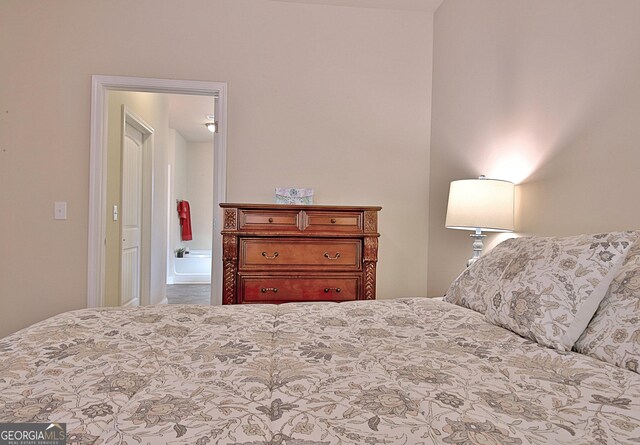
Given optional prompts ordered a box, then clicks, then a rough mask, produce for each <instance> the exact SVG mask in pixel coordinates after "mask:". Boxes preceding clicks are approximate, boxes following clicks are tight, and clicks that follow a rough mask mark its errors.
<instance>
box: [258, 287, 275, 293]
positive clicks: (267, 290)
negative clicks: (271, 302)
mask: <svg viewBox="0 0 640 445" xmlns="http://www.w3.org/2000/svg"><path fill="white" fill-rule="evenodd" d="M260 292H262V293H265V292H274V293H278V288H277V287H263V288H262V289H260Z"/></svg>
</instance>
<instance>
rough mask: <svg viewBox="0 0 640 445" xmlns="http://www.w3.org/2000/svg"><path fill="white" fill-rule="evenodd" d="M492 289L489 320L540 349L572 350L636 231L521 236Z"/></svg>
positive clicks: (487, 315)
mask: <svg viewBox="0 0 640 445" xmlns="http://www.w3.org/2000/svg"><path fill="white" fill-rule="evenodd" d="M521 240H522V241H521V246H520V250H519V256H518V257H517V258H514V259H513V260H512V261H511V263H510V264H509V265H508V266H507V267H506V268H505V270H504V273H503V274H502V277H501V278H500V280H498V282H497V283H496V285H495V287H494V289H492V291H491V294H492V296H491V302H490V304H489V305H488V306H487V311H486V313H485V318H486V319H487V320H488V321H489V322H490V323H493V324H496V325H499V326H502V327H504V328H507V329H509V330H511V331H513V332H515V333H517V334H520V335H522V336H523V337H527V338H529V339H531V340H534V341H536V342H538V343H540V344H542V345H545V346H549V347H552V348H555V349H558V350H560V351H568V350H570V349H571V348H572V347H573V345H574V343H575V342H576V340H577V339H578V337H579V336H580V335H581V334H582V332H583V331H584V329H585V328H586V327H587V324H588V323H589V320H591V317H592V316H593V314H594V313H595V312H596V309H597V308H598V305H599V304H600V302H601V301H602V299H603V298H604V296H605V293H606V292H607V289H608V287H609V284H610V283H611V281H612V280H613V278H614V276H615V275H616V274H617V273H618V270H619V268H620V266H621V265H622V262H623V261H624V259H625V258H626V255H627V252H628V250H629V248H630V246H631V244H632V242H633V241H634V240H635V235H634V234H633V232H614V233H604V234H597V235H578V236H571V237H564V238H537V237H533V238H529V239H526V238H525V239H522V238H521Z"/></svg>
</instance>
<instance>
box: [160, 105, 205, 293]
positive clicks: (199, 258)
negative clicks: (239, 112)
mask: <svg viewBox="0 0 640 445" xmlns="http://www.w3.org/2000/svg"><path fill="white" fill-rule="evenodd" d="M206 99H207V100H209V101H211V99H213V98H210V97H209V98H206ZM212 109H213V108H212ZM208 118H209V119H208V120H210V121H211V122H213V121H214V117H213V115H212V113H211V114H210V115H209V116H208ZM197 124H198V125H199V127H205V126H204V125H202V123H201V122H197ZM198 130H199V131H198V132H190V133H188V134H187V135H185V134H183V133H187V132H186V131H183V132H181V131H180V130H178V129H174V132H173V133H174V138H173V141H171V139H170V141H169V142H170V143H171V142H173V147H169V150H168V154H169V159H168V161H169V162H168V169H167V184H168V192H169V193H168V195H169V203H170V205H169V206H168V218H167V227H168V234H167V245H168V252H167V300H168V303H169V304H175V303H182V304H184V303H193V304H209V303H210V299H211V296H210V293H211V246H212V241H213V240H212V233H213V201H214V199H213V138H214V134H215V133H214V132H213V131H211V130H214V131H215V127H212V128H211V130H209V129H208V128H205V131H202V128H198ZM185 204H186V209H187V210H186V212H187V213H186V214H185V213H184V210H185ZM181 210H183V212H180V211H181ZM181 216H182V218H183V219H181ZM185 216H186V217H187V218H188V219H189V220H188V221H185V220H184V217H185ZM187 226H188V229H186V227H187ZM187 232H188V233H187Z"/></svg>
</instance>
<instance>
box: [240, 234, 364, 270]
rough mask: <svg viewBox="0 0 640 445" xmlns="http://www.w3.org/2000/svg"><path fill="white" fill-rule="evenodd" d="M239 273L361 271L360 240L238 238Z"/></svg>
mask: <svg viewBox="0 0 640 445" xmlns="http://www.w3.org/2000/svg"><path fill="white" fill-rule="evenodd" d="M238 267H239V270H252V269H253V270H256V269H261V270H263V269H279V270H305V269H317V268H319V267H321V268H322V269H324V270H353V271H358V270H361V269H362V241H361V240H359V239H322V238H320V239H314V238H304V239H294V238H290V239H288V238H279V239H268V238H240V254H239V265H238Z"/></svg>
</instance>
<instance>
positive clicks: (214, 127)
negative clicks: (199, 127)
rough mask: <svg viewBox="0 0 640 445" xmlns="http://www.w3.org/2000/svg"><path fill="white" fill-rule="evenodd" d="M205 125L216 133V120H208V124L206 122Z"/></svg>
mask: <svg viewBox="0 0 640 445" xmlns="http://www.w3.org/2000/svg"><path fill="white" fill-rule="evenodd" d="M204 126H205V127H207V130H209V131H210V132H211V133H215V132H216V129H217V128H216V127H217V125H216V123H215V122H207V123H206V124H204Z"/></svg>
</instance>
